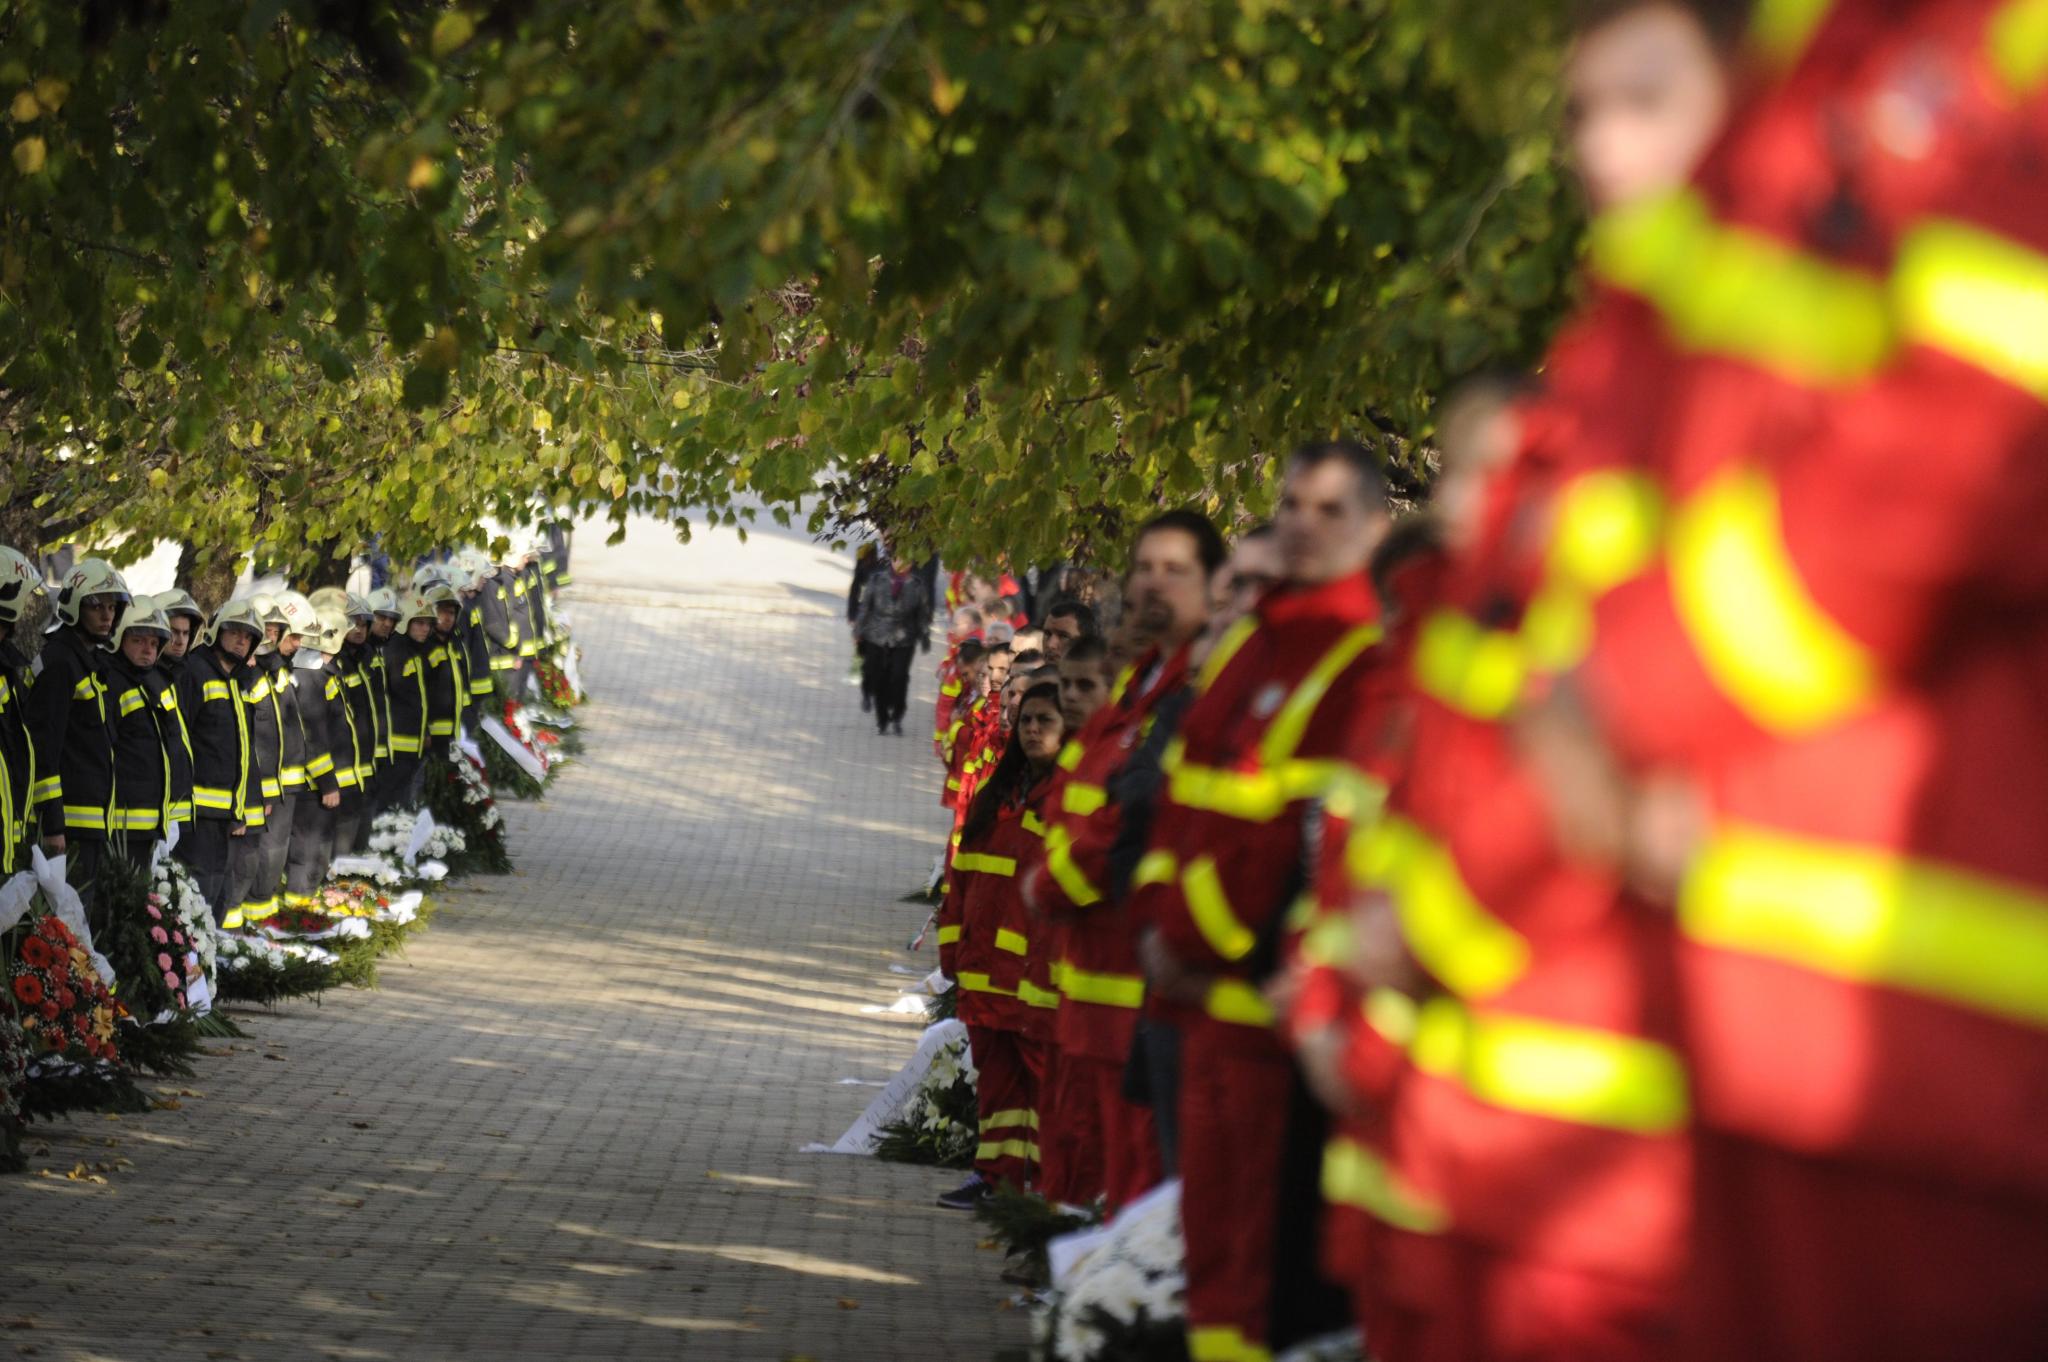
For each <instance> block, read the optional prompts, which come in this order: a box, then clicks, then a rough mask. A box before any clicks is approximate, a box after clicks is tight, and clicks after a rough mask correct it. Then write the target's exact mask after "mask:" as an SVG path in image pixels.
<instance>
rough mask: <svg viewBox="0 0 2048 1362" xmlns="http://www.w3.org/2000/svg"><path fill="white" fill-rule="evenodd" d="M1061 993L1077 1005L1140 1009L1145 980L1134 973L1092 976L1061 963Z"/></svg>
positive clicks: (1071, 965) (1068, 964)
mask: <svg viewBox="0 0 2048 1362" xmlns="http://www.w3.org/2000/svg"><path fill="white" fill-rule="evenodd" d="M1059 986H1060V993H1061V994H1062V995H1064V996H1065V997H1068V998H1072V999H1073V1000H1074V1001H1075V1002H1077V1003H1095V1004H1098V1005H1100V1006H1102V1007H1143V1006H1144V1005H1145V981H1144V979H1143V978H1141V977H1139V976H1138V975H1135V974H1095V973H1092V972H1090V971H1088V970H1084V969H1077V968H1075V967H1074V964H1073V962H1072V961H1066V960H1063V961H1061V962H1060V968H1059Z"/></svg>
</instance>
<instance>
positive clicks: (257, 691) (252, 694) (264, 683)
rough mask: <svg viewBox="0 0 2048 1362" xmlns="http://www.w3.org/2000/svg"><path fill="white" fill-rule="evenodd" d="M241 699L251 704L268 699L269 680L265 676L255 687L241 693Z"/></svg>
mask: <svg viewBox="0 0 2048 1362" xmlns="http://www.w3.org/2000/svg"><path fill="white" fill-rule="evenodd" d="M242 698H243V699H244V700H247V701H249V702H250V703H251V704H255V703H257V702H259V701H263V700H268V699H269V698H270V678H269V677H267V676H265V677H262V678H260V679H259V680H258V681H257V682H256V684H255V685H253V686H251V687H249V689H247V690H245V691H243V692H242Z"/></svg>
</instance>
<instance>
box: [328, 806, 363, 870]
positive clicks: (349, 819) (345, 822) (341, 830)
mask: <svg viewBox="0 0 2048 1362" xmlns="http://www.w3.org/2000/svg"><path fill="white" fill-rule="evenodd" d="M369 838H370V797H369V796H368V795H367V794H365V793H363V791H362V790H360V789H351V790H343V791H342V792H341V807H340V808H338V809H336V810H335V811H334V841H333V843H332V846H331V851H330V856H329V859H332V858H333V857H334V856H346V855H348V854H349V853H350V852H351V851H358V850H360V849H361V848H360V847H359V846H358V845H357V844H358V843H359V842H367V841H369Z"/></svg>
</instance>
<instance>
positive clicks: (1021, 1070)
mask: <svg viewBox="0 0 2048 1362" xmlns="http://www.w3.org/2000/svg"><path fill="white" fill-rule="evenodd" d="M1065 740H1066V723H1065V721H1064V720H1063V719H1062V718H1061V717H1060V704H1059V687H1058V686H1057V685H1054V684H1051V683H1045V684H1040V685H1035V686H1033V687H1031V689H1029V690H1028V691H1026V692H1025V693H1024V698H1023V701H1022V702H1021V703H1020V704H1019V706H1018V709H1017V720H1016V726H1015V728H1014V729H1013V730H1012V732H1011V735H1010V739H1009V742H1008V744H1007V746H1005V747H1004V749H1003V756H1002V760H1001V761H999V762H997V763H996V767H995V770H994V772H993V773H992V774H991V775H990V776H989V778H988V779H987V781H985V782H984V783H983V784H982V786H981V789H980V791H979V792H978V793H977V794H976V795H975V797H974V802H973V804H972V805H970V806H969V808H968V813H967V821H966V823H965V825H964V826H963V827H962V828H961V835H960V850H959V851H958V853H957V854H955V856H954V858H953V878H952V886H951V888H950V890H949V891H948V892H947V895H946V902H945V904H944V906H943V907H942V908H941V909H940V910H939V963H940V967H941V968H942V969H943V970H945V972H946V973H947V974H948V975H950V976H951V977H952V978H953V980H954V981H955V983H956V986H957V987H958V988H959V990H960V1009H959V1016H960V1020H961V1021H963V1022H965V1023H966V1024H967V1037H968V1044H969V1045H970V1046H971V1047H972V1049H973V1052H974V1064H975V1068H976V1069H977V1070H978V1071H979V1076H978V1078H977V1079H976V1083H975V1092H976V1095H977V1097H978V1099H979V1102H980V1108H981V1113H980V1117H981V1132H980V1134H981V1139H980V1143H979V1144H978V1145H977V1147H976V1149H975V1157H974V1176H973V1177H971V1178H969V1179H968V1180H967V1182H966V1183H965V1184H963V1185H962V1186H960V1187H958V1188H956V1189H955V1190H953V1191H951V1192H948V1193H946V1194H945V1195H944V1196H942V1197H940V1198H939V1204H940V1205H941V1206H945V1207H947V1208H949V1209H953V1210H966V1209H970V1208H972V1207H973V1206H975V1205H976V1204H977V1203H979V1202H980V1201H981V1200H982V1199H983V1198H985V1197H987V1196H989V1195H990V1194H991V1193H992V1192H993V1191H994V1189H995V1186H996V1184H997V1183H1009V1184H1010V1185H1012V1186H1015V1187H1024V1186H1028V1185H1029V1184H1030V1183H1031V1181H1032V1179H1033V1178H1034V1176H1035V1175H1036V1173H1037V1170H1038V1087H1039V1076H1040V1073H1041V1071H1042V1065H1043V1056H1042V1054H1041V1051H1040V1042H1041V1035H1042V1032H1043V1029H1044V1026H1043V1022H1042V1020H1040V1019H1039V1018H1037V1017H1035V1016H1034V1012H1033V1009H1032V1007H1031V1006H1030V1004H1029V1003H1028V1002H1027V1001H1026V1000H1025V998H1024V997H1022V996H1020V993H1021V991H1022V990H1021V986H1022V985H1023V984H1024V983H1025V981H1026V971H1027V967H1028V964H1029V960H1030V954H1031V941H1030V935H1029V933H1030V930H1031V923H1030V919H1029V915H1028V914H1027V913H1026V911H1025V908H1024V902H1023V898H1022V896H1021V895H1020V894H1019V893H1018V884H1017V866H1018V864H1019V862H1020V861H1024V860H1026V859H1028V853H1029V852H1031V851H1032V850H1033V849H1034V848H1033V843H1034V841H1035V839H1036V838H1037V837H1038V836H1039V835H1040V833H1039V832H1038V830H1037V829H1038V828H1039V827H1040V826H1041V825H1040V823H1039V820H1038V814H1039V812H1040V810H1039V805H1040V804H1041V803H1042V802H1043V800H1044V798H1045V794H1046V791H1047V790H1048V789H1049V788H1050V786H1051V784H1052V776H1053V773H1054V771H1055V766H1054V758H1055V757H1057V756H1058V755H1059V750H1060V745H1061V743H1063V742H1064V741H1065Z"/></svg>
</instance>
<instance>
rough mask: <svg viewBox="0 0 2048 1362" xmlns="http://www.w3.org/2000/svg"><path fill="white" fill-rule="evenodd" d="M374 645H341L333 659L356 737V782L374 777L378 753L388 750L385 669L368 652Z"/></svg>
mask: <svg viewBox="0 0 2048 1362" xmlns="http://www.w3.org/2000/svg"><path fill="white" fill-rule="evenodd" d="M376 646H377V645H376V644H375V642H374V641H367V642H363V643H344V644H343V645H342V646H341V655H340V656H339V657H338V658H337V659H336V664H337V665H336V668H335V671H336V674H337V675H339V676H340V678H341V696H342V699H343V700H344V701H346V702H347V704H348V713H349V723H350V726H351V730H352V732H353V733H354V735H355V744H356V780H357V781H358V783H361V782H366V781H368V780H369V779H370V777H371V776H372V775H374V774H376V770H377V757H378V755H379V753H382V752H387V751H388V750H389V749H387V748H386V747H385V746H384V724H385V721H386V716H385V713H384V670H383V668H382V667H377V666H374V665H373V658H372V653H371V649H372V648H375V647H376ZM379 655H380V656H381V650H380V652H379Z"/></svg>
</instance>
